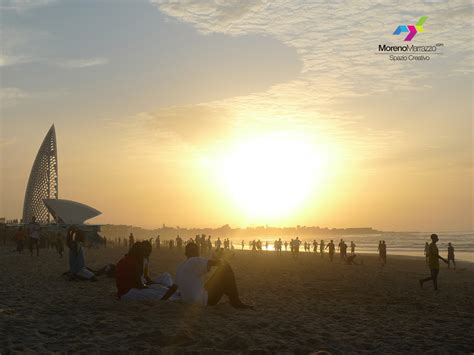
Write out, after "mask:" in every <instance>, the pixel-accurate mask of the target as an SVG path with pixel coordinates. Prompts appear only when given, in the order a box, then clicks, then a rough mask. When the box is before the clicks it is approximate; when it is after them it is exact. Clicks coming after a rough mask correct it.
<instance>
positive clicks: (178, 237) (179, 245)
mask: <svg viewBox="0 0 474 355" xmlns="http://www.w3.org/2000/svg"><path fill="white" fill-rule="evenodd" d="M176 247H177V248H178V250H181V248H182V247H183V239H181V237H180V236H179V235H178V236H176Z"/></svg>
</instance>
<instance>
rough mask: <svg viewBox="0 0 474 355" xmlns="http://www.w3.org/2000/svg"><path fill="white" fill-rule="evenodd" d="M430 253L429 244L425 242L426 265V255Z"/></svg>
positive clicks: (426, 256) (426, 259) (426, 258)
mask: <svg viewBox="0 0 474 355" xmlns="http://www.w3.org/2000/svg"><path fill="white" fill-rule="evenodd" d="M429 255H430V245H429V244H428V242H426V243H425V261H426V265H428V257H429Z"/></svg>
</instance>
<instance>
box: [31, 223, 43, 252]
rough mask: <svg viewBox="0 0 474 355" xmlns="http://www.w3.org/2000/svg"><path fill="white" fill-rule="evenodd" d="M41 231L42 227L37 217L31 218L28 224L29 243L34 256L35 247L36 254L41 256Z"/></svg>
mask: <svg viewBox="0 0 474 355" xmlns="http://www.w3.org/2000/svg"><path fill="white" fill-rule="evenodd" d="M40 231H41V227H40V225H39V224H38V222H36V217H35V216H33V217H32V218H31V222H30V224H28V234H29V235H28V237H29V238H28V242H29V243H28V244H29V246H30V254H31V256H33V249H34V248H36V256H39V242H40Z"/></svg>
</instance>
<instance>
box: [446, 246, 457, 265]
mask: <svg viewBox="0 0 474 355" xmlns="http://www.w3.org/2000/svg"><path fill="white" fill-rule="evenodd" d="M451 261H452V262H453V265H454V270H456V261H455V260H454V247H453V246H452V245H451V243H448V268H449V269H451Z"/></svg>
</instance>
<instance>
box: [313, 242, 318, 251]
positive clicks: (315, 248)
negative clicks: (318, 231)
mask: <svg viewBox="0 0 474 355" xmlns="http://www.w3.org/2000/svg"><path fill="white" fill-rule="evenodd" d="M313 252H314V253H317V252H318V242H317V241H316V239H315V240H313Z"/></svg>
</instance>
